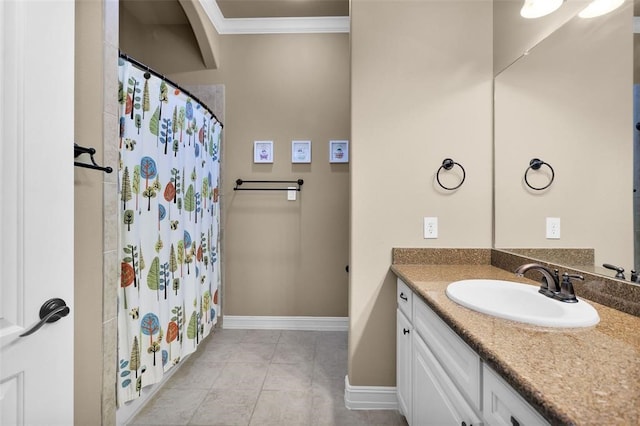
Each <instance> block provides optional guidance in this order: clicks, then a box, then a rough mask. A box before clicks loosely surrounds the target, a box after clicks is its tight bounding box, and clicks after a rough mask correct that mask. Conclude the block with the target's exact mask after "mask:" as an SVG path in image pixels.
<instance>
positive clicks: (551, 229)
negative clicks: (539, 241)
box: [546, 217, 560, 240]
mask: <svg viewBox="0 0 640 426" xmlns="http://www.w3.org/2000/svg"><path fill="white" fill-rule="evenodd" d="M546 236H547V239H549V240H559V239H560V218H559V217H548V218H547V232H546Z"/></svg>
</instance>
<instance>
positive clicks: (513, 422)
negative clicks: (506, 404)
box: [511, 416, 520, 426]
mask: <svg viewBox="0 0 640 426" xmlns="http://www.w3.org/2000/svg"><path fill="white" fill-rule="evenodd" d="M511 425H512V426H520V422H519V421H517V420H516V419H515V418H514V417H513V416H511Z"/></svg>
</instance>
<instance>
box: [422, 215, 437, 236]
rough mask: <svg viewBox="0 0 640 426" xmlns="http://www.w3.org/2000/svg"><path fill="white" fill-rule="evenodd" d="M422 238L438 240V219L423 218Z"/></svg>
mask: <svg viewBox="0 0 640 426" xmlns="http://www.w3.org/2000/svg"><path fill="white" fill-rule="evenodd" d="M424 237H425V238H427V239H432V238H438V218H437V217H425V218H424Z"/></svg>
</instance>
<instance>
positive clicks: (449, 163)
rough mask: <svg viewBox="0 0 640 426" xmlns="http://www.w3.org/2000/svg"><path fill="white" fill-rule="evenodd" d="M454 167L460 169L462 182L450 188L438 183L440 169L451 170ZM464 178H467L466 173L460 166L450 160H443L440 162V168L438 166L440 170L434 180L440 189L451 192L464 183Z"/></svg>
mask: <svg viewBox="0 0 640 426" xmlns="http://www.w3.org/2000/svg"><path fill="white" fill-rule="evenodd" d="M456 165H457V166H458V167H460V170H462V180H461V181H460V183H459V184H458V185H456V186H454V187H452V188H449V187H446V186H444V185H443V184H442V182H440V172H441V171H442V169H444V170H451V169H453V166H456ZM466 177H467V173H466V172H465V170H464V167H462V164H460V163H456V162H455V161H453V160H452V159H451V158H445V159H444V160H442V166H440V168H438V171H437V172H436V180H437V181H438V185H440V186H441V187H442V188H444V189H446V190H447V191H453V190H454V189H458V188H460V187H461V186H462V184H463V183H464V180H465V178H466Z"/></svg>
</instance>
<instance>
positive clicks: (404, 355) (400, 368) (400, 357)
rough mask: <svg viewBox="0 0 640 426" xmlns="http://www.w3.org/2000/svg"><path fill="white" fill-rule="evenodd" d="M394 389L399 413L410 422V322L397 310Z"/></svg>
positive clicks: (411, 330)
mask: <svg viewBox="0 0 640 426" xmlns="http://www.w3.org/2000/svg"><path fill="white" fill-rule="evenodd" d="M396 318H397V320H396V323H397V326H396V389H397V393H398V407H399V409H400V413H402V414H403V415H404V416H405V417H406V418H407V423H409V424H412V422H411V345H412V343H411V340H412V339H411V336H412V334H413V327H412V326H411V322H410V321H409V320H408V319H407V317H405V316H404V314H403V313H402V311H401V310H400V309H398V312H397V315H396Z"/></svg>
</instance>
